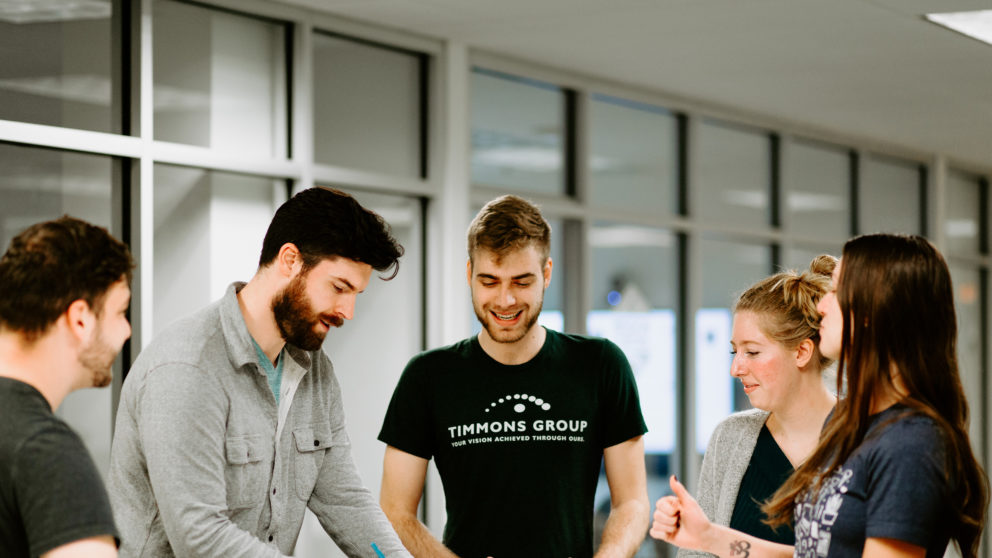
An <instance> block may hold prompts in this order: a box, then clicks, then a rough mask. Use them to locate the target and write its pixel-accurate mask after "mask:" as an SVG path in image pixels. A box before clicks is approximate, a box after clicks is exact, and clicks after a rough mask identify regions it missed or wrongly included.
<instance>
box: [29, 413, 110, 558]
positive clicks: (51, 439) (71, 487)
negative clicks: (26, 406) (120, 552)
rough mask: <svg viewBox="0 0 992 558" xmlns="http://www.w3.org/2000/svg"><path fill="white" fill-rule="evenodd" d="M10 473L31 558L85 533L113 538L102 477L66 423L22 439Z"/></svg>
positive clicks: (83, 536) (75, 539)
mask: <svg viewBox="0 0 992 558" xmlns="http://www.w3.org/2000/svg"><path fill="white" fill-rule="evenodd" d="M12 473H13V475H12V477H13V480H14V482H15V486H16V488H15V491H16V495H17V501H18V507H19V509H20V514H21V518H22V520H23V522H24V530H25V532H26V533H27V537H28V541H29V544H30V548H31V555H32V556H38V555H41V554H43V553H45V552H48V551H50V550H53V549H55V548H58V547H60V546H62V545H64V544H68V543H71V542H74V541H78V540H81V539H86V538H90V537H96V536H102V535H110V536H113V537H114V539H115V540H118V539H119V537H118V533H117V528H116V527H115V526H114V518H113V513H112V511H111V508H110V501H109V499H108V497H107V492H106V490H105V489H104V486H103V480H102V479H101V478H100V474H99V472H98V471H97V469H96V465H94V463H93V459H92V458H91V457H90V455H89V452H87V451H86V447H85V446H84V445H83V442H82V440H80V439H79V436H77V435H76V434H75V433H74V432H72V431H71V430H70V429H69V428H68V427H67V426H64V427H63V426H61V425H59V426H54V425H53V426H52V427H50V428H46V429H44V430H42V431H40V432H39V433H38V434H36V435H35V436H33V437H31V438H30V439H28V440H26V441H25V442H24V444H23V445H22V446H21V449H20V451H19V452H18V455H17V463H16V466H15V467H14V469H13V471H12Z"/></svg>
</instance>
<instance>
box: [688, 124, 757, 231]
mask: <svg viewBox="0 0 992 558" xmlns="http://www.w3.org/2000/svg"><path fill="white" fill-rule="evenodd" d="M696 130H697V133H698V138H697V139H696V149H697V155H696V159H695V164H696V182H695V183H694V184H693V185H692V188H693V190H694V191H695V197H694V198H693V200H692V203H693V205H692V206H691V207H690V208H689V209H690V212H691V213H693V214H695V215H698V216H699V217H702V218H704V219H707V220H715V221H719V222H720V223H724V224H728V225H748V226H759V227H763V228H767V227H768V226H769V225H770V224H771V172H770V169H771V142H770V141H769V139H768V136H766V135H764V134H760V133H757V132H752V131H748V130H744V129H741V128H735V127H730V126H726V125H723V124H718V123H714V122H708V121H703V122H700V124H699V126H697V127H696Z"/></svg>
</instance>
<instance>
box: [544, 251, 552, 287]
mask: <svg viewBox="0 0 992 558" xmlns="http://www.w3.org/2000/svg"><path fill="white" fill-rule="evenodd" d="M551 264H552V262H551V257H550V256H549V257H548V261H547V262H545V263H544V288H545V289H547V288H548V285H549V284H551Z"/></svg>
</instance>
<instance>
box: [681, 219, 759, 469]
mask: <svg viewBox="0 0 992 558" xmlns="http://www.w3.org/2000/svg"><path fill="white" fill-rule="evenodd" d="M700 254H701V257H702V264H703V275H702V278H703V292H702V295H703V306H702V308H700V309H699V310H698V311H697V312H696V332H695V335H696V371H695V378H696V450H697V451H698V452H699V453H700V454H702V453H704V452H705V451H706V444H707V442H708V441H709V439H710V434H712V433H713V429H714V428H715V427H716V425H717V423H719V422H720V421H721V420H723V419H724V418H726V417H727V415H729V414H730V413H732V412H734V411H739V410H742V409H747V408H750V404H749V402H748V399H747V396H746V395H744V393H743V391H742V390H741V387H740V382H738V381H736V380H734V379H733V378H732V377H731V376H730V360H731V359H730V334H731V329H732V324H733V316H732V315H731V309H732V308H733V306H734V303H735V302H736V301H737V297H739V296H740V295H741V293H743V292H744V291H745V290H746V289H747V288H748V287H750V286H751V285H752V284H753V283H755V282H757V281H758V280H759V279H761V278H763V277H766V276H767V275H769V272H770V271H771V267H772V259H771V258H772V254H771V248H770V247H768V246H765V245H757V244H745V243H741V242H734V241H729V240H724V239H718V238H712V237H710V238H707V237H703V238H702V239H700Z"/></svg>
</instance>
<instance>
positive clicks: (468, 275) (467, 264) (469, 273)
mask: <svg viewBox="0 0 992 558" xmlns="http://www.w3.org/2000/svg"><path fill="white" fill-rule="evenodd" d="M465 279H466V280H468V286H469V287H471V286H472V258H469V259H468V261H466V262H465Z"/></svg>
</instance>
